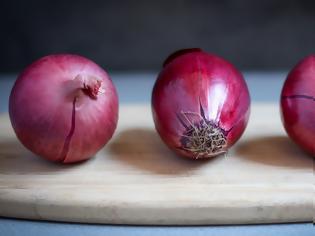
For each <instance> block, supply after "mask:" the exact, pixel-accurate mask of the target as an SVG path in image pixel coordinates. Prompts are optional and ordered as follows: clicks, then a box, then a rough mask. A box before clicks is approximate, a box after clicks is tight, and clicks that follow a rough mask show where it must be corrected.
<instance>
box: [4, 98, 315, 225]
mask: <svg viewBox="0 0 315 236" xmlns="http://www.w3.org/2000/svg"><path fill="white" fill-rule="evenodd" d="M312 167H313V158H311V157H310V156H307V155H305V154H304V153H303V152H302V151H300V149H299V148H297V147H296V145H294V144H293V143H292V142H291V141H290V140H289V139H288V138H287V136H286V135H285V132H284V130H283V128H282V125H281V121H280V117H279V112H278V106H276V105H272V104H254V105H253V107H252V113H251V119H250V123H249V126H248V128H247V130H246V132H245V134H244V136H243V137H242V138H241V140H240V141H239V142H238V143H237V144H236V145H235V146H234V147H233V148H232V149H231V150H230V151H229V153H228V154H227V155H226V156H220V157H217V158H215V159H213V160H210V161H202V160H200V161H192V160H187V159H183V158H181V157H178V156H176V155H174V154H173V153H172V152H171V151H170V150H168V148H166V147H165V145H164V144H163V143H162V141H161V140H160V139H159V137H158V135H157V134H156V132H155V130H154V127H153V122H152V118H151V110H150V107H149V106H144V105H132V106H122V107H121V108H120V119H119V126H118V129H117V131H116V133H115V136H114V137H113V138H112V140H111V142H110V143H108V145H107V146H106V147H105V148H104V149H103V150H101V151H100V152H99V153H98V154H97V155H96V157H95V158H93V159H91V160H90V161H87V162H84V163H81V164H76V165H58V164H53V163H50V162H47V161H45V160H42V159H40V158H38V157H36V156H34V155H33V154H32V153H31V152H29V151H28V150H26V149H25V148H24V147H23V146H22V145H21V144H20V143H19V142H18V141H17V139H16V138H15V135H14V133H13V131H12V128H11V125H10V122H9V118H8V115H2V116H1V117H0V215H1V216H7V217H17V218H27V219H37V220H55V221H68V222H88V223H113V224H153V225H169V224H179V225H196V224H197V225H200V224H239V223H240V224H248V223H249V224H251V223H270V222H302V221H303V222H305V221H312V217H313V214H314V208H313V197H314V187H313V183H314V176H313V169H312Z"/></svg>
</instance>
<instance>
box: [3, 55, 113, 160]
mask: <svg viewBox="0 0 315 236" xmlns="http://www.w3.org/2000/svg"><path fill="white" fill-rule="evenodd" d="M9 114H10V120H11V123H12V126H13V129H14V131H15V133H16V135H17V137H18V139H19V140H20V141H21V143H22V144H23V145H24V146H25V147H26V148H28V149H29V150H31V151H32V152H33V153H35V154H37V155H38V156H40V157H42V158H45V159H47V160H50V161H54V162H62V163H73V162H79V161H83V160H87V159H89V158H91V157H93V156H94V155H95V154H96V152H97V151H98V150H100V149H101V148H102V147H103V146H104V145H105V144H106V143H107V142H108V141H109V139H110V138H111V137H112V135H113V133H114V131H115V129H116V125H117V121H118V96H117V92H116V89H115V87H114V85H113V83H112V82H111V80H110V78H109V76H108V74H107V73H106V72H105V71H104V70H103V69H102V68H100V67H99V66H98V65H97V64H95V63H94V62H92V61H91V60H89V59H87V58H84V57H81V56H77V55H69V54H60V55H50V56H46V57H43V58H41V59H39V60H37V61H35V62H34V63H32V64H31V65H29V66H28V67H27V68H26V69H25V70H24V71H23V72H22V73H21V74H20V75H19V77H18V79H17V80H16V82H15V84H14V87H13V89H12V91H11V95H10V101H9Z"/></svg>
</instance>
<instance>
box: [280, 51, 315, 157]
mask: <svg viewBox="0 0 315 236" xmlns="http://www.w3.org/2000/svg"><path fill="white" fill-rule="evenodd" d="M281 118H282V123H283V125H284V128H285V130H286V132H287V134H288V135H289V137H290V138H291V139H292V140H293V141H294V142H295V143H297V144H298V145H299V146H300V147H301V148H302V149H304V150H305V151H306V152H308V153H310V154H311V155H312V156H313V157H315V55H310V56H308V57H306V58H304V59H303V60H301V61H300V62H299V63H298V64H297V65H296V66H295V67H294V68H293V69H292V70H291V71H290V73H289V74H288V76H287V78H286V81H285V83H284V85H283V88H282V93H281Z"/></svg>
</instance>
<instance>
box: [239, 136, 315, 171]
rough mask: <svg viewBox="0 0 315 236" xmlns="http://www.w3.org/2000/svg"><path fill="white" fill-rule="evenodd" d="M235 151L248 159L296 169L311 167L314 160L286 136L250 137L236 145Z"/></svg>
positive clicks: (240, 156)
mask: <svg viewBox="0 0 315 236" xmlns="http://www.w3.org/2000/svg"><path fill="white" fill-rule="evenodd" d="M235 153H236V156H237V157H238V158H244V159H246V160H247V161H253V162H260V163H262V164H265V165H272V166H281V167H287V168H295V169H311V168H312V166H313V161H314V158H313V157H311V156H310V155H308V154H307V153H305V152H304V151H303V150H301V149H300V148H299V147H298V146H297V145H296V144H295V143H293V141H291V140H290V139H289V138H288V137H286V136H266V137H259V138H254V139H249V140H246V141H244V142H241V143H240V144H238V145H236V146H235Z"/></svg>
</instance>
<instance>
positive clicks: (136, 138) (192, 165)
mask: <svg viewBox="0 0 315 236" xmlns="http://www.w3.org/2000/svg"><path fill="white" fill-rule="evenodd" d="M107 148H108V150H109V151H110V152H111V155H109V156H110V158H113V159H115V160H117V161H121V162H124V163H126V164H128V165H131V166H133V167H135V168H139V169H142V170H145V171H148V172H151V173H155V174H160V175H185V174H189V173H190V172H191V171H193V170H195V169H197V168H199V167H201V166H203V165H205V164H211V160H209V159H199V160H193V159H189V158H185V157H181V156H178V155H176V154H175V153H174V152H173V151H171V150H170V149H169V148H168V147H167V146H166V145H165V144H164V143H163V142H162V140H161V139H160V137H159V136H158V134H157V133H156V131H155V130H154V129H145V128H133V129H126V130H124V131H122V132H120V133H119V134H118V135H117V136H116V137H115V138H114V140H113V142H111V143H109V144H108V147H107Z"/></svg>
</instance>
